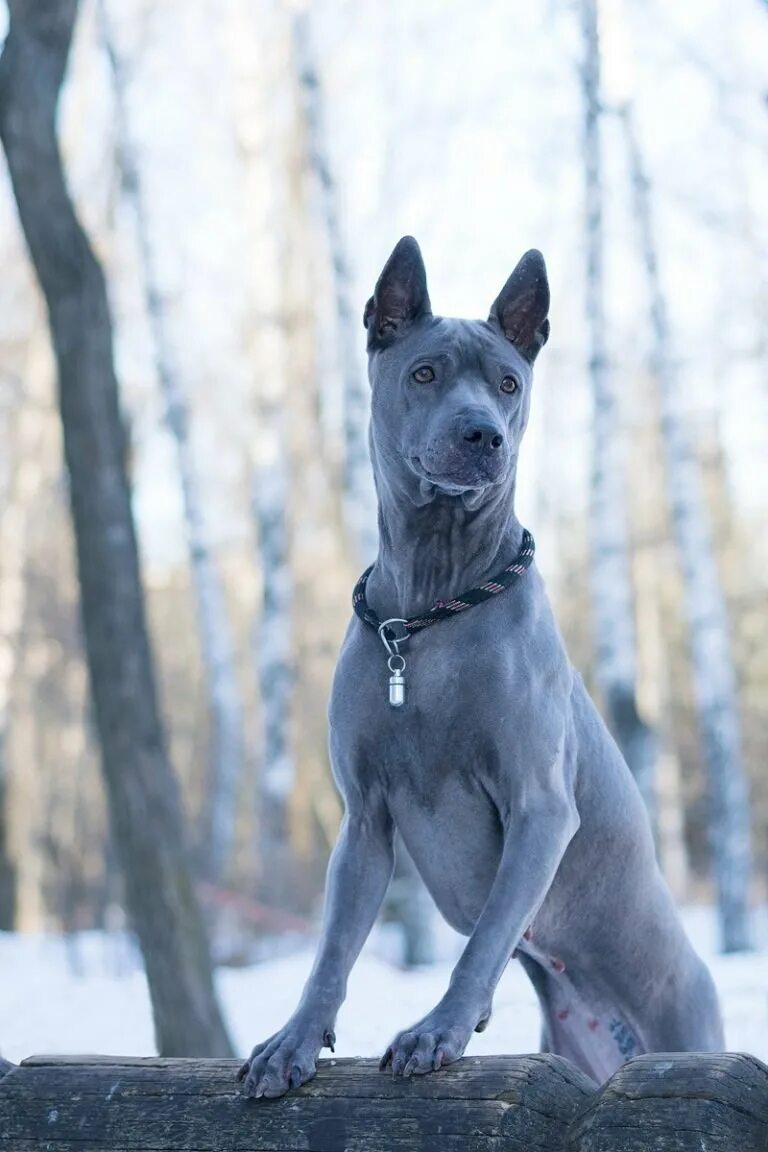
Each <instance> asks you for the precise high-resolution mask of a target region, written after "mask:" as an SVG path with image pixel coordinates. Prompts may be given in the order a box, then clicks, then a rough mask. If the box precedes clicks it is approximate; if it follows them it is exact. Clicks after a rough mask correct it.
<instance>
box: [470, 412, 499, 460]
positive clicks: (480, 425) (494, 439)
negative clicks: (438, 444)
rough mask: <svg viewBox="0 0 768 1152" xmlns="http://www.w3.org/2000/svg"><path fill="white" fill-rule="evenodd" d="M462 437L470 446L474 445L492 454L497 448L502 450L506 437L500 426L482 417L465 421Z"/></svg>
mask: <svg viewBox="0 0 768 1152" xmlns="http://www.w3.org/2000/svg"><path fill="white" fill-rule="evenodd" d="M462 436H463V437H464V439H465V440H466V441H467V443H468V444H474V445H475V446H476V447H477V448H480V449H487V450H489V451H491V452H495V451H496V449H497V448H501V446H502V444H503V443H504V436H503V435H502V433H501V431H500V429H499V426H498V424H494V423H493V421H492V420H486V419H483V418H482V417H475V418H474V419H470V420H467V421H465V423H464V427H463V429H462Z"/></svg>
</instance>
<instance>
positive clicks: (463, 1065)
mask: <svg viewBox="0 0 768 1152" xmlns="http://www.w3.org/2000/svg"><path fill="white" fill-rule="evenodd" d="M237 1067H238V1062H237V1061H234V1060H161V1059H151V1060H137V1059H118V1058H115V1057H41V1056H38V1057H34V1058H33V1059H31V1060H26V1061H24V1063H23V1064H22V1065H21V1066H20V1067H18V1068H15V1069H14V1070H13V1071H11V1072H10V1073H9V1074H8V1075H7V1076H6V1077H4V1079H2V1080H0V1149H3V1150H5V1149H13V1152H74V1150H75V1149H76V1150H77V1152H95V1150H96V1149H98V1150H99V1152H102V1150H103V1152H107V1150H108V1152H136V1150H137V1149H143V1150H146V1152H172V1150H176V1149H185V1150H192V1149H194V1150H195V1152H225V1150H226V1152H257V1150H258V1152H282V1150H286V1152H288V1150H296V1152H298V1150H301V1152H342V1150H349V1152H385V1150H401V1149H402V1150H405V1149H408V1152H417V1150H419V1149H424V1150H425V1152H426V1150H429V1152H438V1150H439V1152H481V1150H482V1152H530V1150H532V1149H536V1150H537V1152H550V1150H551V1152H563V1150H564V1149H565V1147H566V1144H565V1139H566V1131H567V1128H568V1125H569V1123H570V1121H571V1120H572V1118H573V1117H574V1116H575V1114H576V1113H577V1111H578V1110H579V1109H580V1108H581V1107H583V1105H584V1103H585V1101H586V1100H588V1099H589V1098H590V1096H591V1094H592V1092H594V1090H595V1085H594V1084H593V1083H592V1081H590V1080H589V1079H588V1078H587V1077H586V1076H584V1075H583V1074H582V1073H581V1072H579V1071H578V1070H577V1069H575V1068H574V1067H573V1066H572V1065H570V1064H569V1063H568V1062H567V1061H565V1060H562V1059H560V1058H559V1057H557V1056H543V1055H537V1056H516V1057H512V1056H506V1057H501V1056H499V1057H483V1058H469V1059H466V1058H465V1059H463V1060H460V1061H458V1062H457V1063H456V1064H454V1065H452V1066H451V1067H450V1068H446V1069H443V1070H442V1071H440V1072H435V1073H432V1074H430V1075H429V1076H421V1077H414V1078H413V1079H411V1080H402V1079H401V1080H393V1079H392V1077H391V1076H390V1075H389V1074H388V1073H385V1072H379V1070H378V1067H377V1064H376V1063H375V1062H374V1061H371V1060H322V1061H320V1063H319V1065H318V1072H317V1076H316V1077H315V1079H314V1080H312V1081H311V1082H310V1083H309V1084H307V1085H305V1086H304V1087H303V1088H301V1089H299V1090H298V1091H296V1092H293V1093H291V1094H290V1095H288V1096H285V1097H283V1098H281V1099H279V1100H245V1099H244V1098H243V1097H242V1096H241V1094H240V1092H239V1090H238V1087H237V1085H236V1083H235V1072H236V1070H237Z"/></svg>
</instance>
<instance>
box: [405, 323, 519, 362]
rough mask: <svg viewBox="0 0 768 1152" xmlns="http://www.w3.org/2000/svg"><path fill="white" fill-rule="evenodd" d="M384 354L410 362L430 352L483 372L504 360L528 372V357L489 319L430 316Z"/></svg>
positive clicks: (427, 356)
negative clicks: (505, 337)
mask: <svg viewBox="0 0 768 1152" xmlns="http://www.w3.org/2000/svg"><path fill="white" fill-rule="evenodd" d="M383 355H384V356H388V357H392V358H393V359H397V361H398V362H400V363H402V362H403V361H408V362H411V361H413V360H414V359H417V358H419V357H424V358H425V359H428V358H429V357H430V356H433V357H441V358H444V359H447V360H448V361H449V362H450V364H451V367H452V369H453V370H454V371H456V372H473V371H480V372H482V371H483V369H484V367H485V366H487V364H488V363H489V362H491V363H502V364H506V365H509V366H510V367H515V368H517V369H518V370H519V371H523V372H525V371H526V369H527V368H528V365H527V363H526V361H525V360H524V359H523V357H522V356H521V355H520V353H519V352H518V351H517V349H516V348H514V347H513V346H512V345H511V344H510V343H509V341H508V340H505V339H504V337H503V336H502V335H501V334H500V332H499V330H498V328H497V327H495V326H494V325H493V324H490V323H488V321H487V320H459V319H454V318H453V317H448V316H431V317H430V318H429V319H428V320H424V321H421V322H420V323H419V324H416V325H414V327H413V328H412V329H411V330H410V331H409V332H408V333H407V334H404V335H403V337H402V338H401V339H400V340H398V341H397V342H396V343H395V344H394V345H393V346H392V347H391V348H390V349H388V350H387V351H386V352H385V353H383Z"/></svg>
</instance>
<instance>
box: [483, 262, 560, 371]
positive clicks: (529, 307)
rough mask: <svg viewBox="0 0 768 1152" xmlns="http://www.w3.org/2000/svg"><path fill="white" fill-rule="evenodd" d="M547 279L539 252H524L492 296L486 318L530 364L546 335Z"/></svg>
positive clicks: (547, 332) (547, 327)
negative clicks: (503, 283) (492, 299)
mask: <svg viewBox="0 0 768 1152" xmlns="http://www.w3.org/2000/svg"><path fill="white" fill-rule="evenodd" d="M548 312H549V281H548V280H547V268H546V265H545V263H544V257H543V256H542V254H541V252H537V250H536V249H535V248H532V249H531V250H530V252H526V254H525V256H523V257H522V259H521V260H520V263H519V264H518V265H517V267H516V268H515V270H514V272H513V273H512V275H511V276H510V278H509V280H507V282H506V284H505V285H504V287H503V288H502V290H501V292H500V293H499V295H498V296H497V297H496V300H495V301H494V304H493V306H492V308H491V313H490V316H489V317H488V319H489V320H490V322H491V323H492V324H493V323H495V324H498V325H499V327H500V328H501V330H502V332H503V333H504V336H505V337H506V339H507V340H509V342H510V343H511V344H514V346H515V348H517V350H518V352H519V353H520V354H521V355H522V356H524V357H525V359H526V360H528V361H530V363H533V361H534V360H535V359H536V357H537V356H538V354H539V352H540V351H541V349H542V348H543V347H544V345H545V344H546V342H547V337H548V336H549V320H548V319H547V313H548Z"/></svg>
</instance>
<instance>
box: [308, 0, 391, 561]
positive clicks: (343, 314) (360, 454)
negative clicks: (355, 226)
mask: <svg viewBox="0 0 768 1152" xmlns="http://www.w3.org/2000/svg"><path fill="white" fill-rule="evenodd" d="M310 11H311V9H310V8H301V9H299V11H298V12H297V13H296V15H295V17H294V25H293V33H294V50H295V59H296V68H297V72H298V78H299V89H300V92H301V96H302V102H303V108H304V121H305V126H306V140H307V152H308V160H309V164H310V168H311V171H312V174H313V176H314V189H315V201H316V213H317V217H318V223H319V227H320V229H321V231H322V232H323V233H324V235H325V243H326V246H327V250H328V253H329V256H330V263H331V276H332V285H333V303H334V310H335V315H336V346H337V349H338V357H339V371H340V374H341V385H342V407H343V426H344V429H343V457H342V461H343V462H342V490H343V499H344V516H345V523H346V525H347V529H348V531H349V533H350V536H351V540H352V545H353V549H354V552H355V558H356V560H357V562H358V564H361V565H364V566H367V565H368V564H370V563H371V562H372V561H373V560H374V559H375V557H376V553H377V551H378V525H377V511H376V495H375V490H374V486H373V478H372V473H371V458H370V453H369V451H368V417H369V409H370V398H369V387H368V381H367V377H366V372H365V369H364V367H363V365H362V363H361V358H360V349H361V348H362V346H363V343H362V339H361V332H362V325H361V315H362V313H361V310H360V308H359V307H355V303H354V293H353V281H352V270H351V266H350V261H349V255H348V252H347V245H346V241H345V238H344V231H343V228H342V226H341V212H340V205H339V186H338V181H337V179H336V174H335V171H334V166H333V160H332V156H331V151H330V141H329V139H328V133H327V128H326V115H325V107H324V99H323V88H322V84H321V80H320V72H319V69H318V67H317V61H316V55H315V48H314V42H313V37H312V24H311V15H310Z"/></svg>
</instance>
